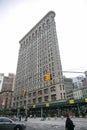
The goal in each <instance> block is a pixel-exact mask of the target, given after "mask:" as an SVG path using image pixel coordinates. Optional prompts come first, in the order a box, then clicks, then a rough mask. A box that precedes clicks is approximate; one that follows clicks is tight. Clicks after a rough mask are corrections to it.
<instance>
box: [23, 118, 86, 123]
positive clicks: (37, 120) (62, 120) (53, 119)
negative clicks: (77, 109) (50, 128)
mask: <svg viewBox="0 0 87 130" xmlns="http://www.w3.org/2000/svg"><path fill="white" fill-rule="evenodd" d="M41 119H42V118H38V117H37V118H28V120H27V122H30V123H41V122H44V123H45V122H46V123H52V122H55V123H58V122H65V120H66V118H57V119H55V118H50V120H48V118H46V120H44V121H42V120H41ZM24 120H25V118H22V121H24ZM72 120H73V121H74V122H85V123H87V118H76V117H75V118H72Z"/></svg>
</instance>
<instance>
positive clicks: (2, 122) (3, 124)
mask: <svg viewBox="0 0 87 130" xmlns="http://www.w3.org/2000/svg"><path fill="white" fill-rule="evenodd" d="M25 128H26V125H25V123H23V122H18V121H13V120H12V119H10V118H8V117H0V130H25Z"/></svg>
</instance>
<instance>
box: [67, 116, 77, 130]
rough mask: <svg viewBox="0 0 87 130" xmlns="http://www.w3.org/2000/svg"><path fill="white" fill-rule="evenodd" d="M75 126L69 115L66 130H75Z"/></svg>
mask: <svg viewBox="0 0 87 130" xmlns="http://www.w3.org/2000/svg"><path fill="white" fill-rule="evenodd" d="M74 127H75V125H74V124H73V121H72V120H71V119H70V116H69V115H67V119H66V123H65V130H74Z"/></svg>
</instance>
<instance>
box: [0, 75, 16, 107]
mask: <svg viewBox="0 0 87 130" xmlns="http://www.w3.org/2000/svg"><path fill="white" fill-rule="evenodd" d="M0 81H1V82H0V83H1V92H0V108H1V109H9V108H11V107H12V97H13V89H14V83H15V75H14V74H12V73H9V74H8V76H5V75H4V74H1V75H0Z"/></svg>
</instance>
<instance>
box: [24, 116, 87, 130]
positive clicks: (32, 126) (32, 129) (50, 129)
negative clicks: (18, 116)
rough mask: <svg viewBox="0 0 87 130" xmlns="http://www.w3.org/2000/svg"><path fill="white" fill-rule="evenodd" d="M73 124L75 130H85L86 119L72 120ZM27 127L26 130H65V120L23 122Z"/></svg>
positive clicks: (86, 125) (86, 128) (86, 129)
mask: <svg viewBox="0 0 87 130" xmlns="http://www.w3.org/2000/svg"><path fill="white" fill-rule="evenodd" d="M72 120H73V122H74V124H75V130H87V118H86V119H81V120H79V119H72ZM25 123H26V125H27V128H26V130H65V119H64V120H62V119H58V120H51V121H48V120H45V121H40V120H37V119H34V120H32V121H31V119H30V121H27V122H25Z"/></svg>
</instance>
